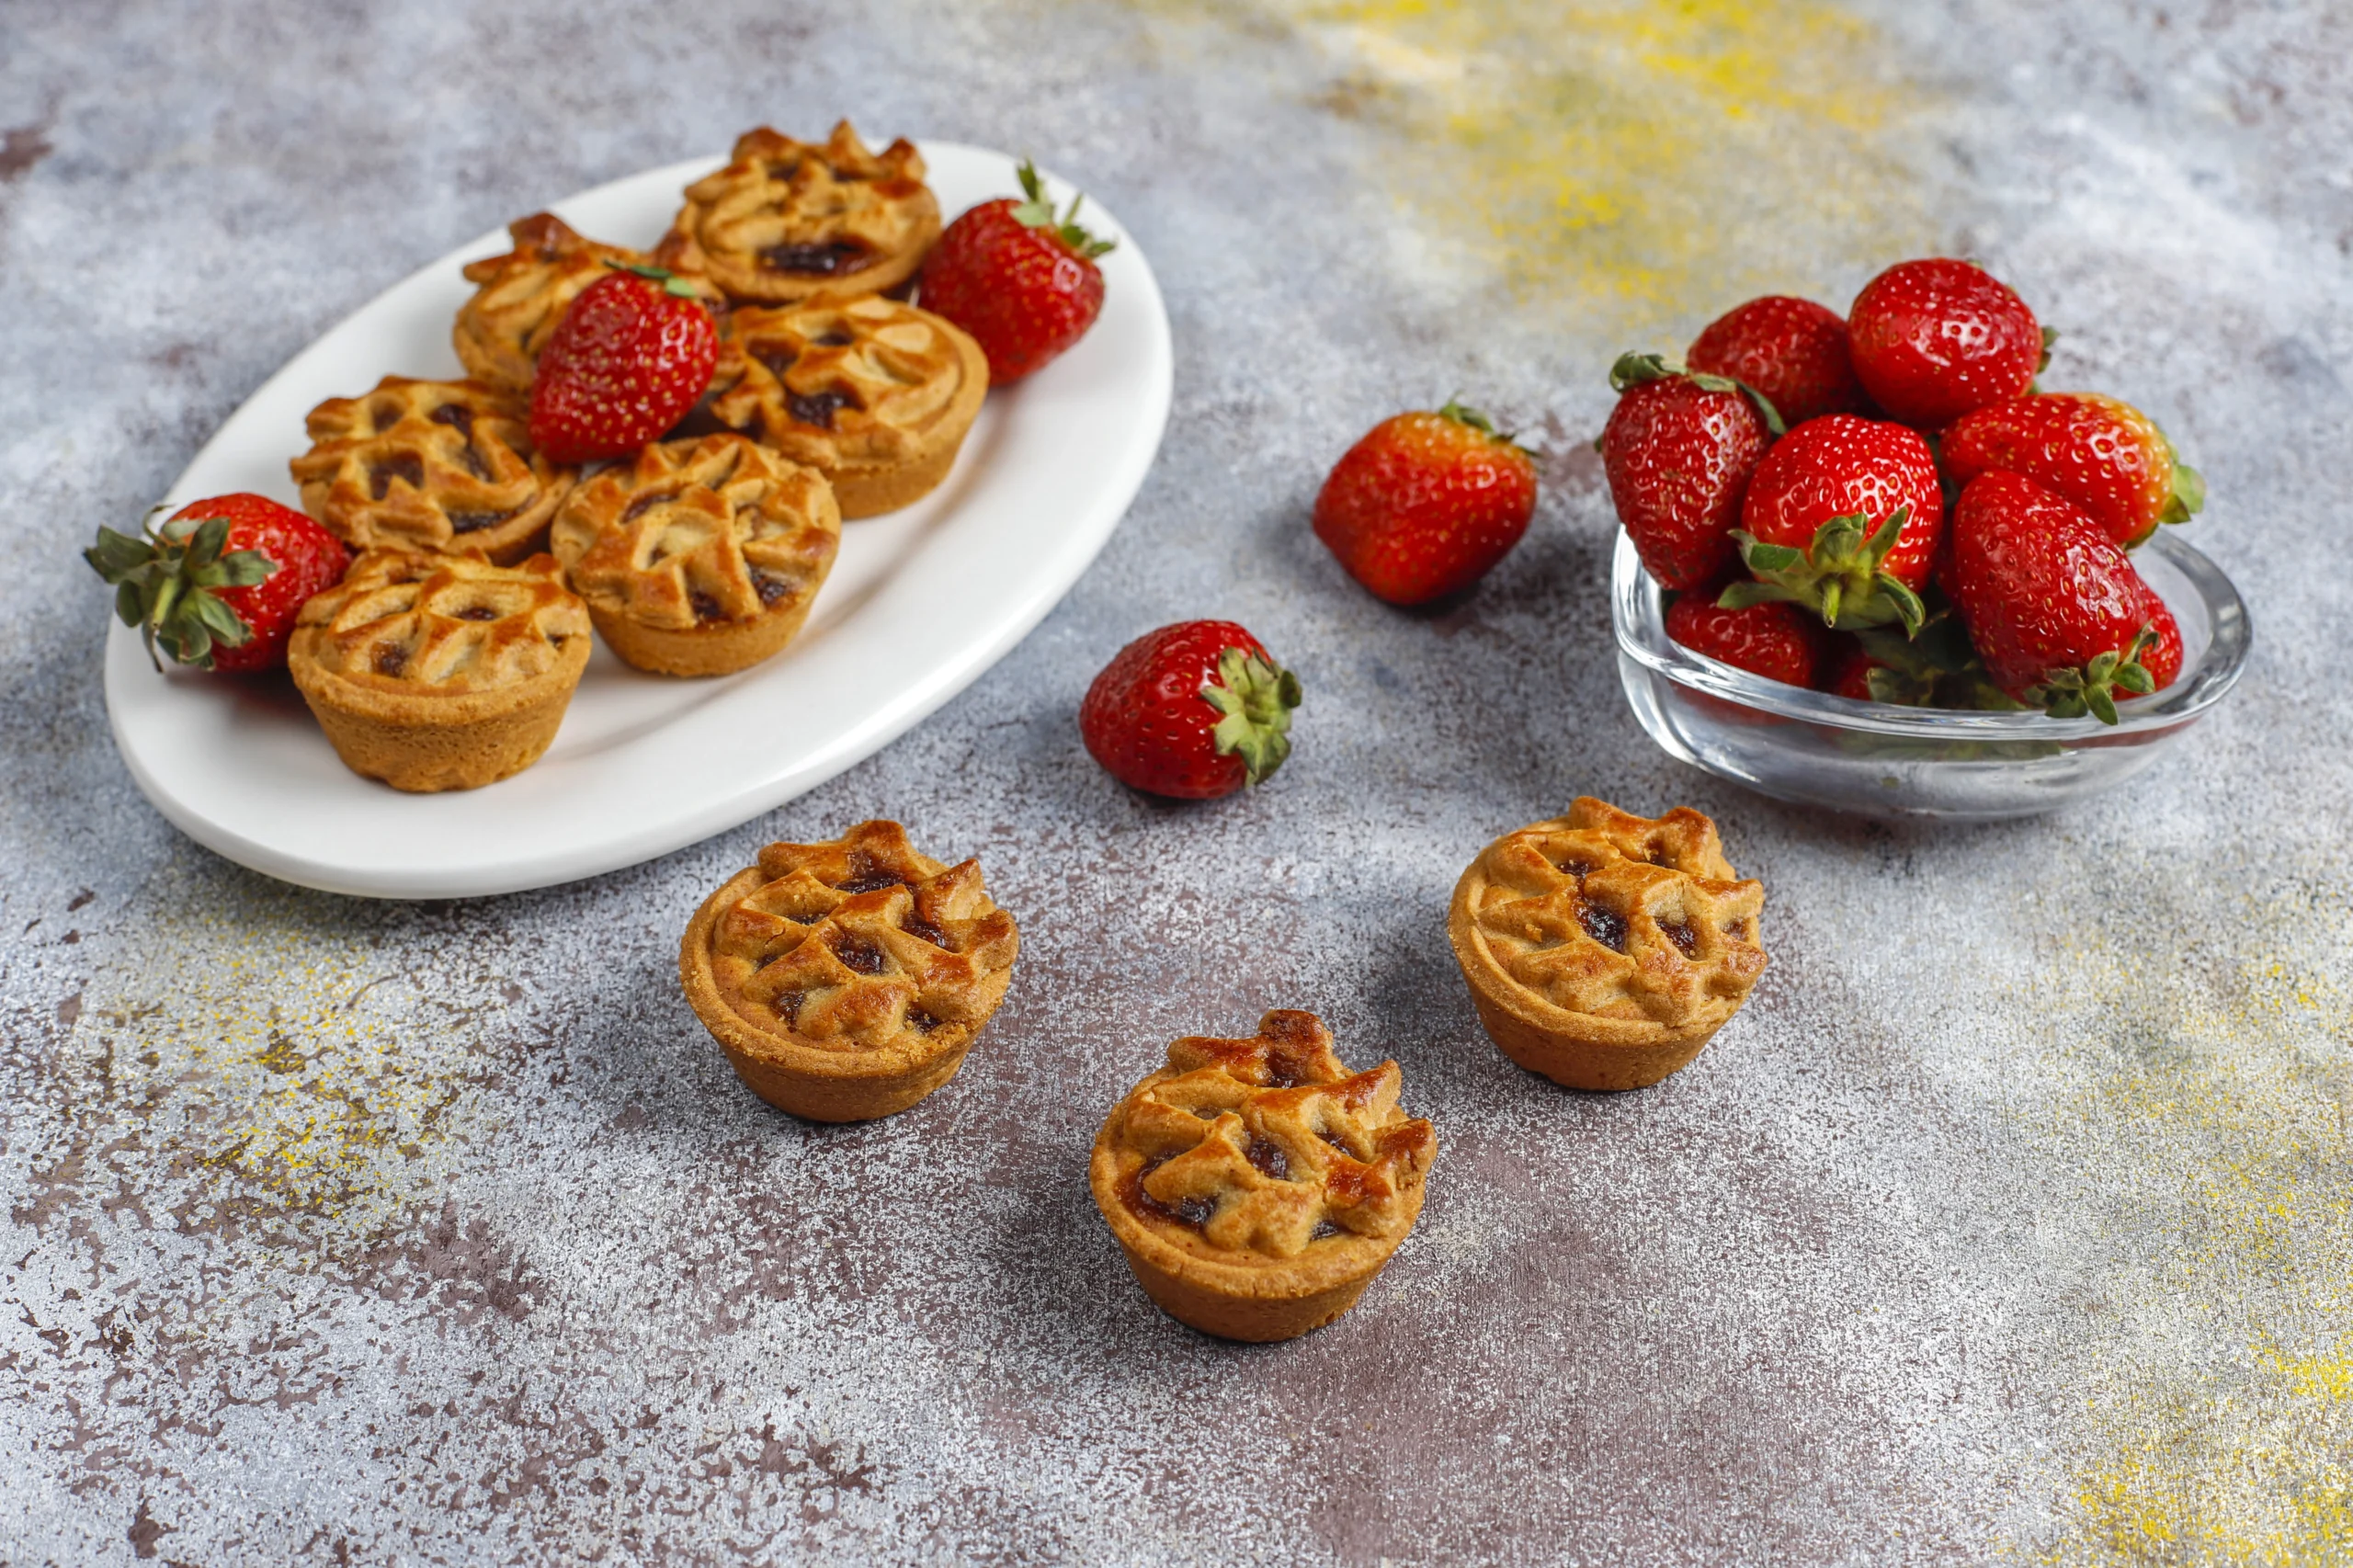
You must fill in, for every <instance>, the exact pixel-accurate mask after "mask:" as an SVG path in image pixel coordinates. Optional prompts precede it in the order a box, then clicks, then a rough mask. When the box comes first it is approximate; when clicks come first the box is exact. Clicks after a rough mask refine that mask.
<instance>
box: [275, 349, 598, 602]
mask: <svg viewBox="0 0 2353 1568" xmlns="http://www.w3.org/2000/svg"><path fill="white" fill-rule="evenodd" d="M309 424H310V432H311V443H312V445H311V449H310V450H309V451H307V452H305V453H304V454H302V455H301V457H299V458H296V459H295V460H293V461H292V462H290V463H289V464H288V465H287V467H288V468H289V469H290V470H291V471H292V472H293V474H294V483H297V484H299V485H301V487H302V509H303V510H304V511H306V512H308V513H310V514H311V516H312V517H315V518H317V519H318V520H319V522H320V523H321V524H322V525H324V527H325V528H326V530H327V531H328V532H329V533H332V534H334V535H335V537H336V538H337V539H340V540H343V541H344V542H345V543H346V544H348V545H350V546H352V547H353V548H354V549H356V550H432V551H448V552H449V553H452V554H480V555H486V556H488V557H490V559H491V560H493V561H495V562H499V563H500V564H502V565H511V564H513V563H514V562H517V561H520V560H522V559H523V558H524V557H526V556H528V555H529V554H531V553H532V552H533V551H536V550H538V549H539V548H540V544H541V543H542V542H543V541H544V540H545V539H546V535H547V528H548V524H549V522H550V521H551V520H552V519H553V518H554V517H555V509H556V507H557V506H559V505H561V504H562V502H563V497H564V493H565V492H566V491H568V490H570V489H571V488H572V483H573V479H574V472H573V471H572V470H571V469H568V468H558V467H556V466H554V465H553V464H551V463H550V462H548V461H547V460H545V459H543V458H540V457H539V456H537V455H536V454H535V453H534V452H533V451H532V449H531V436H530V431H529V427H528V426H527V424H526V416H525V413H524V409H523V405H522V404H521V403H517V402H515V401H513V400H511V399H508V398H506V397H502V396H500V395H499V394H498V393H496V392H492V391H491V390H490V389H489V388H488V387H485V386H483V385H482V384H481V383H480V382H477V381H412V380H411V379H409V378H408V377H406V376H386V377H385V378H384V379H383V380H382V381H380V382H378V383H377V386H376V390H375V391H374V392H369V393H368V394H367V395H366V396H364V397H333V398H329V399H327V401H326V402H324V403H321V404H319V406H318V407H316V408H314V409H313V410H311V415H310V421H309Z"/></svg>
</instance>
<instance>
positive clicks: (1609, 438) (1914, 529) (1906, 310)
mask: <svg viewBox="0 0 2353 1568" xmlns="http://www.w3.org/2000/svg"><path fill="white" fill-rule="evenodd" d="M2051 342H2052V334H2051V333H2049V332H2047V331H2045V330H2044V329H2043V328H2042V326H2041V325H2040V324H2039V323H2038V322H2037V321H2036V320H2035V316H2034V312H2032V311H2031V310H2029V309H2028V308H2027V305H2026V302H2025V301H2022V300H2020V299H2019V298H2018V295H2017V294H2015V293H2013V292H2012V291H2011V290H2009V289H2008V288H2007V287H2006V286H2005V285H2004V284H2002V283H2001V282H2000V281H1999V280H1997V279H1996V278H1993V277H1992V276H1991V275H1989V274H1988V273H1986V272H1984V270H1983V269H1981V268H1979V267H1973V266H1972V265H1970V264H1969V263H1967V262H1964V261H1950V260H1924V261H1907V262H1904V263H1901V264H1900V265H1898V266H1895V267H1890V268H1888V269H1887V270H1886V271H1885V272H1882V273H1881V274H1880V275H1879V276H1878V277H1877V278H1873V279H1871V281H1870V283H1869V284H1867V285H1865V286H1864V289H1863V291H1862V292H1861V293H1860V294H1859V295H1858V296H1856V299H1855V303H1854V307H1853V309H1852V310H1850V311H1849V312H1847V316H1846V317H1845V318H1844V319H1843V320H1842V319H1841V318H1840V317H1839V316H1838V315H1837V314H1836V313H1835V312H1831V311H1829V310H1826V309H1824V307H1823V306H1821V305H1817V304H1815V303H1813V301H1810V300H1799V299H1791V298H1788V297H1785V296H1779V295H1773V296H1768V297H1767V298H1764V299H1759V300H1751V301H1748V302H1747V303H1746V304H1745V305H1741V306H1739V307H1737V308H1736V309H1734V310H1733V311H1732V312H1729V313H1727V314H1725V315H1724V316H1722V318H1720V319H1719V320H1717V321H1716V322H1714V323H1713V324H1711V325H1710V326H1709V327H1708V328H1707V330H1706V331H1704V332H1702V333H1701V334H1700V335H1699V338H1698V339H1697V340H1696V341H1695V342H1693V344H1692V345H1691V347H1690V351H1689V353H1688V354H1687V355H1686V356H1685V359H1684V363H1683V364H1682V365H1681V366H1677V365H1675V364H1672V363H1670V362H1668V361H1667V360H1666V359H1665V358H1662V357H1660V356H1657V355H1651V354H1628V355H1625V356H1623V357H1621V358H1620V359H1619V361H1618V363H1617V365H1616V367H1615V368H1614V369H1612V370H1611V372H1610V384H1611V385H1612V386H1613V387H1615V388H1616V389H1617V391H1618V392H1619V394H1620V395H1619V401H1618V406H1617V408H1616V409H1615V410H1614V411H1613V412H1612V413H1611V415H1610V417H1609V423H1608V427H1607V428H1606V429H1605V430H1604V431H1603V432H1602V436H1601V440H1600V442H1599V447H1600V450H1601V454H1602V459H1603V462H1604V464H1605V466H1606V469H1607V471H1608V479H1609V492H1610V497H1611V499H1612V501H1613V502H1614V503H1615V504H1616V506H1617V508H1618V517H1619V520H1620V522H1621V523H1623V524H1624V525H1625V528H1626V532H1627V534H1628V536H1629V537H1630V538H1631V540H1633V543H1634V548H1635V549H1636V551H1639V552H1640V554H1641V556H1642V560H1643V565H1644V566H1645V567H1647V568H1648V569H1649V571H1650V574H1651V575H1652V576H1653V577H1654V578H1655V579H1657V581H1658V583H1659V585H1661V586H1662V587H1664V588H1665V589H1667V590H1669V591H1670V592H1672V593H1673V594H1675V595H1676V598H1675V600H1674V603H1673V604H1672V605H1671V606H1670V607H1669V608H1668V610H1667V616H1666V629H1667V633H1668V635H1669V636H1671V637H1673V638H1674V639H1675V640H1676V641H1677V642H1681V643H1683V644H1684V645H1685V646H1687V647H1688V648H1691V649H1693V650H1694V651H1696V652H1698V653H1704V654H1706V655H1708V656H1710V657H1711V658H1715V659H1720V660H1722V661H1723V662H1724V663H1726V664H1729V665H1737V666H1738V667H1740V668H1742V669H1745V670H1748V671H1751V672H1753V673H1755V674H1757V675H1761V676H1767V677H1768V678H1769V679H1773V680H1778V681H1782V682H1785V683H1787V684H1789V685H1791V686H1806V687H1820V688H1823V689H1825V690H1829V691H1833V692H1836V693H1837V694H1838V695H1840V696H1842V697H1847V698H1853V699H1859V700H1865V701H1874V702H1892V703H1903V704H1907V705H1910V706H1915V707H1938V708H1981V709H2016V708H2040V709H2042V710H2045V711H2047V712H2049V713H2051V714H2052V715H2053V716H2055V717H2059V718H2072V717H2076V716H2079V715H2081V714H2084V713H2090V714H2093V715H2095V716H2096V717H2097V718H2099V719H2100V720H2102V721H2104V722H2108V723H2111V724H2112V723H2114V722H2116V717H2117V714H2116V703H2117V701H2118V699H2120V698H2130V697H2134V696H2141V695H2144V694H2146V693H2149V692H2153V691H2156V690H2159V689H2161V688H2163V687H2165V686H2167V685H2169V684H2171V682H2172V681H2173V679H2174V678H2175V676H2177V675H2178V674H2179V673H2180V671H2181V662H2182V646H2181V631H2180V628H2179V627H2178V626H2177V625H2176V624H2175V621H2174V618H2173V615H2172V614H2171V612H2170V611H2168V610H2167V609H2166V608H2165V603H2164V601H2163V600H2162V599H2160V598H2159V597H2157V595H2156V594H2155V592H2154V591H2153V590H2152V589H2151V588H2150V587H2149V585H2147V584H2146V583H2145V582H2143V580H2142V577H2141V574H2140V572H2139V571H2138V570H2137V569H2136V568H2135V567H2134V566H2133V564H2132V559H2131V550H2132V549H2133V547H2135V546H2137V545H2139V544H2141V543H2142V542H2143V541H2144V540H2147V539H2148V538H2149V536H2150V535H2151V534H2153V533H2154V532H2155V531H2156V529H2157V527H2158V526H2159V525H2160V524H2163V523H2178V522H2182V521H2185V520H2187V519H2188V517H2189V516H2190V515H2191V514H2192V513H2194V512H2196V511H2197V510H2198V509H2199V506H2200V504H2201V502H2202V500H2203V497H2204V487H2203V485H2202V484H2201V483H2200V480H2199V477H2198V474H2197V472H2196V471H2195V470H2193V469H2191V468H2189V467H2188V466H2187V465H2186V464H2184V463H2182V462H2181V461H2180V460H2178V459H2177V457H2176V456H2175V454H2174V449H2173V446H2172V444H2171V443H2170V442H2168V441H2167V440H2166V439H2165V435H2164V433H2163V432H2162V431H2160V430H2159V429H2158V428H2157V426H2155V425H2154V423H2153V422H2152V421H2151V420H2150V419H2149V418H2148V417H2147V416H2146V415H2143V414H2142V413H2141V412H2140V411H2139V410H2137V409H2134V408H2132V407H2131V406H2130V405H2128V404H2126V403H2120V402H2118V401H2117V400H2116V399H2114V398H2110V397H2103V396H2100V395H2098V394H2097V393H2091V392H2040V391H2038V390H2037V389H2036V386H2035V377H2036V375H2037V374H2038V373H2039V372H2040V370H2041V369H2042V368H2043V367H2044V366H2045V365H2046V364H2047V363H2048V362H2049V358H2050V347H2051Z"/></svg>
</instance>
